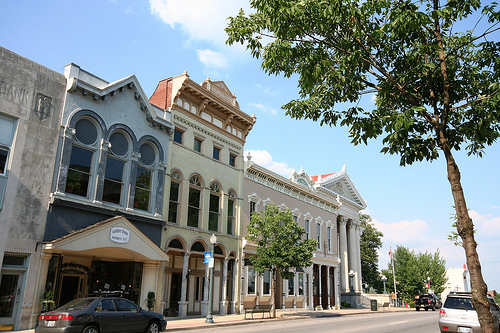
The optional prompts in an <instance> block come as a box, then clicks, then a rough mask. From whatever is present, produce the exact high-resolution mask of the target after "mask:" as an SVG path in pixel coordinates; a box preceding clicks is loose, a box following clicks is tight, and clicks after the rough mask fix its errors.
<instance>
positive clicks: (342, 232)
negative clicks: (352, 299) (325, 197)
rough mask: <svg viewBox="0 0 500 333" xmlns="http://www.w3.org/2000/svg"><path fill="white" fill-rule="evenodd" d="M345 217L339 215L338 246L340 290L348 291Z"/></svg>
mask: <svg viewBox="0 0 500 333" xmlns="http://www.w3.org/2000/svg"><path fill="white" fill-rule="evenodd" d="M346 226H347V218H346V217H344V216H340V217H339V238H340V239H339V246H340V253H339V256H340V290H341V292H343V293H345V292H349V261H348V256H347V230H346Z"/></svg>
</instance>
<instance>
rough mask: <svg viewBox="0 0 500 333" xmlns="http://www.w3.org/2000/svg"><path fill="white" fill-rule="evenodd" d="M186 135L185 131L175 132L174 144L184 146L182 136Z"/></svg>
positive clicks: (176, 130)
mask: <svg viewBox="0 0 500 333" xmlns="http://www.w3.org/2000/svg"><path fill="white" fill-rule="evenodd" d="M183 134H184V132H183V131H181V130H178V129H177V128H176V129H175V131H174V142H177V143H180V144H182V135H183Z"/></svg>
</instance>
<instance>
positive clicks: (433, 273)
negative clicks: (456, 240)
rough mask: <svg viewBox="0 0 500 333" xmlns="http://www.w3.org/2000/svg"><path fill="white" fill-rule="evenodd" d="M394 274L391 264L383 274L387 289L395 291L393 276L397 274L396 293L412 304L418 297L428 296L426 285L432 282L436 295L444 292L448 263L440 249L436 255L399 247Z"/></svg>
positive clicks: (395, 258) (395, 256)
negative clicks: (385, 278)
mask: <svg viewBox="0 0 500 333" xmlns="http://www.w3.org/2000/svg"><path fill="white" fill-rule="evenodd" d="M393 256H394V272H395V273H393V271H392V264H391V263H389V265H388V268H387V269H386V270H382V274H384V275H385V276H386V277H387V287H388V289H389V290H394V279H393V276H394V275H393V274H396V291H397V293H398V297H399V298H401V299H402V300H403V302H407V303H408V302H411V301H413V300H414V298H415V296H416V295H420V294H426V293H427V292H428V290H427V289H426V288H425V283H427V282H430V284H431V288H430V289H432V290H434V293H435V294H437V295H438V294H440V293H442V292H443V290H444V288H445V284H446V282H447V281H446V261H445V260H444V259H443V258H442V257H441V256H440V253H439V249H438V250H437V251H436V252H435V253H434V254H431V253H428V252H425V253H415V250H410V249H408V248H407V247H404V246H401V245H398V246H397V247H396V250H395V251H394V253H393Z"/></svg>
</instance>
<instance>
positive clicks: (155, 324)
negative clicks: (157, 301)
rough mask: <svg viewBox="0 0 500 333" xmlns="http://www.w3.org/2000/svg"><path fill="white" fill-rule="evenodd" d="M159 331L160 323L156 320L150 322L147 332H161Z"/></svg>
mask: <svg viewBox="0 0 500 333" xmlns="http://www.w3.org/2000/svg"><path fill="white" fill-rule="evenodd" d="M159 332H160V325H159V324H158V322H156V321H152V322H150V323H149V325H148V327H147V328H146V333H159Z"/></svg>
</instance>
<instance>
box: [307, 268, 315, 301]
mask: <svg viewBox="0 0 500 333" xmlns="http://www.w3.org/2000/svg"><path fill="white" fill-rule="evenodd" d="M313 267H314V264H313V265H311V266H309V267H308V268H307V307H308V308H309V309H311V310H313V309H314V302H313V294H314V292H313Z"/></svg>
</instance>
